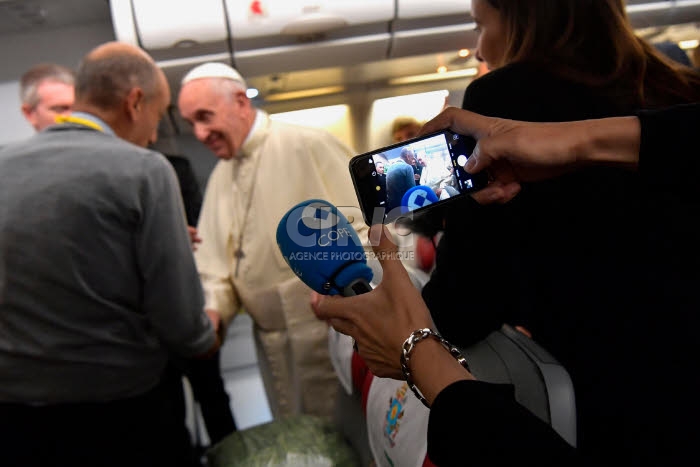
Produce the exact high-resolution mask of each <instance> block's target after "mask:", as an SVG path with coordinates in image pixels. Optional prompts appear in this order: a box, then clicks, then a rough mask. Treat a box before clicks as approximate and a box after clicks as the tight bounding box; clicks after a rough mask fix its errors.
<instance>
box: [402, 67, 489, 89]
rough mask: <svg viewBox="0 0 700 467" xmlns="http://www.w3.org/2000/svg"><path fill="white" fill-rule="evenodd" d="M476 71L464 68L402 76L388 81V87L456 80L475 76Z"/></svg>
mask: <svg viewBox="0 0 700 467" xmlns="http://www.w3.org/2000/svg"><path fill="white" fill-rule="evenodd" d="M477 73H478V70H477V69H476V68H465V69H463V70H454V71H446V72H444V73H430V74H427V75H413V76H403V77H401V78H394V79H390V80H389V85H391V86H396V85H400V84H413V83H425V82H429V81H440V80H443V79H456V78H466V77H470V76H476V75H477Z"/></svg>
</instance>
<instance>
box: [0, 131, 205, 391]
mask: <svg viewBox="0 0 700 467" xmlns="http://www.w3.org/2000/svg"><path fill="white" fill-rule="evenodd" d="M203 308H204V300H203V293H202V288H201V285H200V281H199V277H198V274H197V270H196V268H195V264H194V259H193V256H192V251H191V245H190V241H189V236H188V233H187V229H186V224H185V220H184V211H183V207H182V201H181V199H180V193H179V188H178V183H177V179H176V177H175V174H174V172H173V169H172V167H171V166H170V165H169V164H168V162H167V161H166V160H165V158H164V157H163V156H162V155H160V154H158V153H156V152H153V151H149V150H146V149H143V148H140V147H137V146H134V145H132V144H130V143H128V142H126V141H124V140H121V139H119V138H117V137H115V136H113V135H110V134H106V133H101V132H99V131H96V130H93V129H89V128H87V127H83V126H79V125H59V126H54V127H51V128H49V129H47V130H45V131H43V132H41V133H38V134H37V135H35V136H33V137H32V138H30V139H28V140H26V141H22V142H20V143H17V144H14V145H11V146H7V147H5V148H3V149H2V150H0V401H5V402H23V403H39V404H44V403H63V402H85V401H107V400H114V399H119V398H125V397H130V396H134V395H138V394H141V393H143V392H145V391H147V390H148V389H150V388H151V387H153V386H154V385H155V384H156V383H157V381H158V379H159V378H160V376H161V373H162V370H163V368H164V366H165V363H166V360H167V358H168V352H170V351H171V352H175V353H177V354H180V355H184V356H193V355H196V354H201V353H204V352H205V351H206V350H208V349H209V348H210V347H211V346H212V345H213V344H214V334H213V331H212V327H211V324H210V322H209V320H208V319H207V317H206V315H205V314H204V312H203Z"/></svg>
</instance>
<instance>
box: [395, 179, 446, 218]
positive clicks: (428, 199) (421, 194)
mask: <svg viewBox="0 0 700 467" xmlns="http://www.w3.org/2000/svg"><path fill="white" fill-rule="evenodd" d="M437 202H438V197H437V195H436V194H435V192H434V191H433V190H432V188H430V187H429V186H427V185H418V186H414V187H413V188H411V189H409V190H408V191H406V193H404V195H403V197H402V198H401V212H402V213H407V212H411V211H415V210H416V209H420V208H422V207H425V206H428V205H430V204H433V203H437Z"/></svg>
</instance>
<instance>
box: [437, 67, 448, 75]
mask: <svg viewBox="0 0 700 467" xmlns="http://www.w3.org/2000/svg"><path fill="white" fill-rule="evenodd" d="M437 72H438V73H443V74H444V73H447V67H446V66H445V65H440V66H439V67H438V69H437Z"/></svg>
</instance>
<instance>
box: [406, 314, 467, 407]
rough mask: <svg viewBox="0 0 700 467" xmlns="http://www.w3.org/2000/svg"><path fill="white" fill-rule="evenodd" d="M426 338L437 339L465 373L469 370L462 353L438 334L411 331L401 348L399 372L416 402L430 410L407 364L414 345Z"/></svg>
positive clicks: (426, 330) (420, 330)
mask: <svg viewBox="0 0 700 467" xmlns="http://www.w3.org/2000/svg"><path fill="white" fill-rule="evenodd" d="M426 337H433V338H434V339H437V340H438V342H440V343H441V344H442V345H443V347H445V348H446V349H447V350H449V351H450V354H451V355H452V356H453V357H454V358H455V359H456V360H457V361H458V362H459V364H460V365H462V366H463V367H464V368H465V369H466V370H467V371H470V370H469V364H467V359H466V358H464V355H462V352H460V351H459V349H458V348H457V347H455V346H454V345H452V344H450V343H449V342H447V340H446V339H445V338H444V337H442V336H441V335H440V334H438V333H437V332H435V331H433V330H432V329H430V328H423V329H417V330H415V331H413V332H412V333H411V335H410V336H408V339H406V340H405V341H404V343H403V348H402V352H401V371H402V372H403V377H404V379H406V382H407V383H408V387H409V388H411V391H413V394H415V395H416V397H417V398H418V400H419V401H421V402H422V403H423V405H425V406H426V407H427V408H430V406H429V405H428V401H426V400H425V397H423V394H421V393H420V391H419V390H418V388H417V387H416V385H415V383H414V382H413V375H412V374H411V370H410V369H409V367H408V363H409V362H410V361H411V352H413V349H414V348H415V346H416V344H417V343H418V342H420V341H422V340H423V339H425V338H426Z"/></svg>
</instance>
